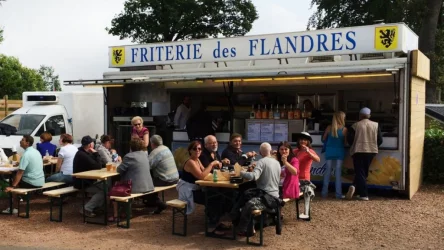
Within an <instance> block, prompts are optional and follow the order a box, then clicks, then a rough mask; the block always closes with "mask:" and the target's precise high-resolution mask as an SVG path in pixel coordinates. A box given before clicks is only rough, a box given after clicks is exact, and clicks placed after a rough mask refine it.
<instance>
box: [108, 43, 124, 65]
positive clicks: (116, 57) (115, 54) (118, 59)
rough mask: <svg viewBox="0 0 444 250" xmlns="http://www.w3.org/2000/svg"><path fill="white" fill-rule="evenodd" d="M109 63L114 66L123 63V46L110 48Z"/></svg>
mask: <svg viewBox="0 0 444 250" xmlns="http://www.w3.org/2000/svg"><path fill="white" fill-rule="evenodd" d="M111 64H112V65H114V66H121V65H124V64H125V48H124V47H118V48H117V47H116V48H113V50H112V55H111Z"/></svg>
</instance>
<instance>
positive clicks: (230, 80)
mask: <svg viewBox="0 0 444 250" xmlns="http://www.w3.org/2000/svg"><path fill="white" fill-rule="evenodd" d="M240 81H242V80H241V79H216V80H214V82H240Z"/></svg>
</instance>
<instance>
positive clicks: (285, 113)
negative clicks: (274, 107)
mask: <svg viewBox="0 0 444 250" xmlns="http://www.w3.org/2000/svg"><path fill="white" fill-rule="evenodd" d="M281 119H287V110H286V108H285V104H284V107H283V108H282V109H281Z"/></svg>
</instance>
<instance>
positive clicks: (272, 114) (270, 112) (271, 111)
mask: <svg viewBox="0 0 444 250" xmlns="http://www.w3.org/2000/svg"><path fill="white" fill-rule="evenodd" d="M268 119H274V113H273V104H270V109H269V110H268Z"/></svg>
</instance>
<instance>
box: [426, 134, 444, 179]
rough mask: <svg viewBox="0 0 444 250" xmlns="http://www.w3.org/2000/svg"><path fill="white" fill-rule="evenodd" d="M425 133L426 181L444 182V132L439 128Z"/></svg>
mask: <svg viewBox="0 0 444 250" xmlns="http://www.w3.org/2000/svg"><path fill="white" fill-rule="evenodd" d="M432 127H433V128H431V129H427V130H426V131H425V138H424V162H423V165H424V173H423V176H424V181H427V182H431V183H443V182H444V130H443V129H442V128H438V127H437V126H432Z"/></svg>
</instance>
